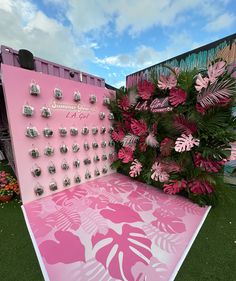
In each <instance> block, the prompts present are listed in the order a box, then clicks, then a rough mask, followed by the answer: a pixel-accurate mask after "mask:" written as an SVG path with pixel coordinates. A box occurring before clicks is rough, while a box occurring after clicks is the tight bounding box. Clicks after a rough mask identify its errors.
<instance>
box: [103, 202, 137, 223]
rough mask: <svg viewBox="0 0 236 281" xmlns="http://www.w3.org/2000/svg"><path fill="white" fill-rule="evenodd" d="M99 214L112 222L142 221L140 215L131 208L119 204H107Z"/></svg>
mask: <svg viewBox="0 0 236 281" xmlns="http://www.w3.org/2000/svg"><path fill="white" fill-rule="evenodd" d="M108 207H109V209H104V210H102V211H101V212H100V214H101V215H102V216H103V217H104V218H107V219H109V220H110V221H112V222H114V223H121V222H137V221H142V218H141V217H140V215H139V214H138V213H136V212H134V211H133V210H132V209H131V208H129V207H128V206H125V205H121V204H109V205H108Z"/></svg>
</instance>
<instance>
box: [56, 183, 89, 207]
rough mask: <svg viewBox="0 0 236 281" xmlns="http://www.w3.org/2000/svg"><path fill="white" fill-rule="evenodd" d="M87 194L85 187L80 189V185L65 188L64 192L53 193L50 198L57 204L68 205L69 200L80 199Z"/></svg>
mask: <svg viewBox="0 0 236 281" xmlns="http://www.w3.org/2000/svg"><path fill="white" fill-rule="evenodd" d="M87 194H88V192H87V190H86V189H82V188H80V187H77V188H71V189H67V190H65V191H64V192H59V193H57V194H55V195H54V196H53V198H52V200H53V201H54V202H55V203H56V204H57V205H60V206H62V205H68V204H69V203H70V201H71V200H73V199H76V200H78V199H80V198H82V197H84V196H86V195H87Z"/></svg>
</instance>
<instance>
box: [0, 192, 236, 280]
mask: <svg viewBox="0 0 236 281" xmlns="http://www.w3.org/2000/svg"><path fill="white" fill-rule="evenodd" d="M224 193H225V194H226V196H225V197H224V199H223V200H221V201H220V202H219V203H218V205H217V207H215V208H212V209H211V211H210V213H209V214H208V217H207V219H206V220H205V223H204V224H203V226H202V228H201V230H200V232H199V234H198V236H197V238H196V240H195V242H194V244H193V246H192V248H191V250H190V251H189V253H188V255H187V257H186V259H185V261H184V263H183V265H182V267H181V269H180V271H179V273H178V275H177V277H176V279H175V281H219V280H220V281H235V280H236V188H235V187H227V188H225V190H224ZM0 280H1V281H41V280H43V277H42V274H41V270H40V268H39V264H38V261H37V258H36V255H35V252H34V249H33V245H32V242H31V239H30V236H29V234H28V230H27V228H26V224H25V222H24V218H23V214H22V211H21V208H20V203H19V202H18V201H17V200H16V199H15V200H13V201H11V202H9V203H7V204H1V205H0ZM84 281H86V280H84ZM98 281H99V280H98ZM157 281H158V280H157Z"/></svg>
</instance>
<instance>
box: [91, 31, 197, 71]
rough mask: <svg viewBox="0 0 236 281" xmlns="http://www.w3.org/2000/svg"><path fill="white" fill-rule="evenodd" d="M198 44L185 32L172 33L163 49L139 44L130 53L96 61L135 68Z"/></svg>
mask: <svg viewBox="0 0 236 281" xmlns="http://www.w3.org/2000/svg"><path fill="white" fill-rule="evenodd" d="M200 45H202V44H200V43H199V42H194V41H192V39H191V37H190V36H189V35H188V34H187V33H186V32H179V33H178V34H175V33H173V34H171V35H169V43H168V45H167V47H166V48H165V49H164V50H160V51H159V50H156V49H154V48H153V47H150V46H145V45H141V46H139V47H137V48H136V49H135V51H134V52H133V53H130V54H118V55H115V56H109V57H104V58H96V63H98V64H102V65H104V66H107V65H110V66H116V67H122V68H125V67H128V68H132V69H133V70H137V69H141V68H145V67H149V66H151V65H154V64H157V63H159V62H161V61H164V60H167V59H170V58H172V57H173V56H177V55H179V54H181V53H184V52H186V51H189V50H191V49H193V48H195V47H196V46H200Z"/></svg>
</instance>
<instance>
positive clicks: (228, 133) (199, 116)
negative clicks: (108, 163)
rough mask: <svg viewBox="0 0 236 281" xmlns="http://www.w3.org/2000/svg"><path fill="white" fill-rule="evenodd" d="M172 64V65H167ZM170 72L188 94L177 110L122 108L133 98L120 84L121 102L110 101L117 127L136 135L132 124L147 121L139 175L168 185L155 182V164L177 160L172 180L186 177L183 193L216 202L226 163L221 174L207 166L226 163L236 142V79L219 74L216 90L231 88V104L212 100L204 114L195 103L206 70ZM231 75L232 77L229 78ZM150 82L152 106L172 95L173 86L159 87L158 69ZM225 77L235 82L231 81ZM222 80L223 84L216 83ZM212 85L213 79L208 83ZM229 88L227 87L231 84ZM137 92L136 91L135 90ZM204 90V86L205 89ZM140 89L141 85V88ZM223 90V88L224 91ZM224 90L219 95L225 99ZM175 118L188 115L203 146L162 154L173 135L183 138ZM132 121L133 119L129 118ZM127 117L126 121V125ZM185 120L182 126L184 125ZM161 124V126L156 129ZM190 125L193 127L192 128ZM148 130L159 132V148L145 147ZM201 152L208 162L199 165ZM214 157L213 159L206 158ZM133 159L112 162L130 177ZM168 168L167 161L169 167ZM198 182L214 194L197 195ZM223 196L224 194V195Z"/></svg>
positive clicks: (135, 155)
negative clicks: (235, 108)
mask: <svg viewBox="0 0 236 281" xmlns="http://www.w3.org/2000/svg"><path fill="white" fill-rule="evenodd" d="M167 68H169V67H167ZM169 70H170V75H171V74H172V75H174V76H175V77H177V85H176V87H177V88H181V89H182V90H184V91H185V92H186V94H187V97H186V100H185V101H184V102H183V103H181V104H179V105H178V106H177V107H173V110H172V111H169V112H164V113H159V112H158V113H154V112H151V110H143V111H138V110H135V106H130V107H129V109H128V110H126V111H124V110H122V109H121V108H120V107H119V106H118V104H119V101H120V100H121V99H122V98H123V97H125V96H129V91H128V90H127V89H125V88H121V89H120V90H118V91H117V94H116V100H114V101H112V102H111V104H110V105H109V108H110V110H111V111H112V112H113V114H114V116H115V123H114V126H115V129H117V128H122V130H124V132H125V134H126V135H127V134H129V133H131V134H133V132H132V128H130V126H129V125H130V123H131V120H132V119H135V120H142V121H144V122H145V123H146V125H147V128H148V129H147V132H146V133H144V134H143V135H142V136H139V140H138V142H137V144H136V147H135V150H134V152H133V159H137V160H138V161H139V162H140V163H141V164H142V172H141V174H140V175H139V176H138V177H137V178H136V179H137V180H139V181H142V182H145V183H147V184H151V185H153V186H156V187H157V188H161V189H163V185H164V183H163V182H159V181H154V180H153V179H152V178H151V176H152V173H153V171H152V167H153V164H154V163H155V162H158V163H161V164H163V163H170V166H171V163H175V164H176V165H178V167H180V170H179V171H178V172H176V171H171V172H168V173H169V180H178V181H179V180H182V179H185V180H186V181H187V187H186V188H185V189H184V190H182V191H181V194H182V195H183V196H186V197H188V198H189V199H190V200H192V201H193V202H195V203H197V204H199V205H200V206H204V205H215V204H216V203H217V198H218V196H220V190H221V188H222V187H223V186H224V185H225V183H224V181H223V176H224V175H223V166H222V168H221V169H220V168H219V171H218V172H217V173H215V172H212V171H211V170H207V169H206V168H204V165H211V164H212V163H213V164H214V163H216V164H217V163H223V162H222V160H224V159H227V158H228V157H229V155H230V143H231V142H234V141H236V133H235V131H234V129H235V128H236V118H235V117H233V116H232V106H233V105H234V104H235V102H234V101H235V96H236V82H235V81H236V80H235V78H233V77H231V76H230V74H229V73H227V72H224V73H223V74H222V75H221V76H220V77H217V79H218V80H217V81H216V82H215V84H216V85H214V87H213V86H212V88H213V89H216V90H218V91H220V90H221V88H222V85H223V86H224V87H225V89H224V90H223V91H226V92H227V91H230V94H231V95H232V96H231V100H230V101H229V102H228V103H227V104H224V105H222V104H218V103H216V104H213V105H209V106H207V107H205V108H203V111H202V112H198V111H197V109H196V105H197V103H198V100H197V97H198V96H199V94H202V92H201V93H198V92H197V91H196V89H195V85H196V79H197V74H198V73H201V75H202V77H206V76H207V72H206V70H205V71H202V70H201V71H199V70H198V69H193V70H191V71H187V70H186V71H182V72H180V74H179V75H177V74H176V73H175V72H174V71H173V70H172V69H171V68H169ZM227 79H228V80H227ZM151 80H152V82H153V84H154V91H153V93H152V96H151V98H150V100H148V101H147V105H149V104H150V103H151V102H152V100H154V99H155V98H166V97H168V96H169V92H170V90H169V88H166V89H164V90H163V89H160V88H158V86H157V84H158V75H157V73H155V72H152V73H151ZM221 81H230V82H227V83H226V84H225V83H223V82H221ZM217 83H219V85H218V86H217ZM209 85H210V83H209ZM227 87H228V88H227ZM132 90H134V89H132ZM202 91H204V89H203V90H202ZM137 92H138V89H137ZM221 94H222V92H221ZM221 94H219V93H218V94H217V95H218V97H221ZM138 102H140V103H143V102H145V100H142V98H141V97H138ZM176 116H183V119H184V120H186V123H188V124H189V123H190V124H191V123H193V124H195V125H196V128H197V130H196V132H195V131H194V132H193V134H192V135H193V138H194V139H198V140H199V141H200V143H199V145H198V146H197V145H195V146H193V147H192V148H191V149H190V150H189V151H184V152H181V153H180V152H176V151H175V149H174V147H172V148H171V147H170V153H169V154H168V155H164V156H163V155H162V152H161V145H162V142H163V140H165V139H166V138H168V139H170V141H172V142H173V143H175V142H176V140H177V138H178V137H180V136H181V133H182V132H181V129H180V128H178V126H177V127H175V126H173V120H175V117H176ZM127 120H129V122H127ZM125 121H126V123H125ZM184 122H185V121H183V126H184V125H185V123H184ZM154 127H156V130H155V129H154ZM190 127H191V126H190ZM149 133H152V134H154V136H155V139H156V140H157V141H158V146H157V147H151V146H148V145H147V147H146V149H145V148H142V149H141V147H142V146H143V145H144V146H145V139H146V138H147V136H148V135H149ZM121 147H122V145H121V142H116V146H115V148H116V151H117V152H118V151H119V150H120V148H121ZM196 155H200V156H201V159H203V160H204V161H205V162H204V164H201V163H200V164H196V162H195V157H196ZM208 160H209V163H208V162H207V161H208ZM131 162H132V161H130V162H129V163H122V161H121V160H117V161H115V162H114V163H113V164H112V167H113V168H115V169H118V171H119V172H122V173H124V174H126V175H129V171H130V166H131ZM167 169H168V165H167ZM195 180H199V181H202V182H207V183H208V184H209V185H210V186H211V187H212V188H213V189H214V190H215V192H212V193H207V192H205V194H201V192H199V193H198V194H197V193H193V192H192V191H191V190H190V187H189V186H191V185H189V184H190V183H191V182H194V181H195ZM221 195H222V194H221Z"/></svg>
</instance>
